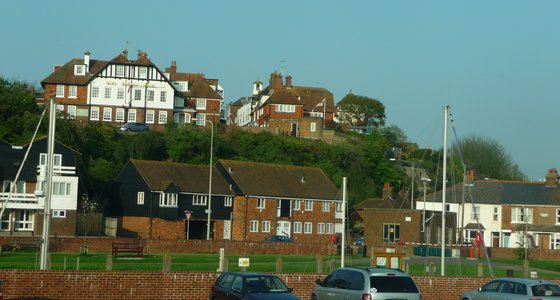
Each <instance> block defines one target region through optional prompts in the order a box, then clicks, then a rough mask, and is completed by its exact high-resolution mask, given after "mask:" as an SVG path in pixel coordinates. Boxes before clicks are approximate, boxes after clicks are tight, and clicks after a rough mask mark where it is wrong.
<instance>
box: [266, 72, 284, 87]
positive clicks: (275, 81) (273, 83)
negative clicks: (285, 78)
mask: <svg viewBox="0 0 560 300" xmlns="http://www.w3.org/2000/svg"><path fill="white" fill-rule="evenodd" d="M268 86H269V88H270V89H271V90H275V91H278V90H280V89H282V86H283V83H282V74H280V73H278V72H277V71H275V72H274V73H272V74H270V80H269V83H268Z"/></svg>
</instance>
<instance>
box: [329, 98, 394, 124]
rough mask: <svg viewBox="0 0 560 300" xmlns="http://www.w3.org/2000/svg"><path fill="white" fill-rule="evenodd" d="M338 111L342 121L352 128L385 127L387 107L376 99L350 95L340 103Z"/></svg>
mask: <svg viewBox="0 0 560 300" xmlns="http://www.w3.org/2000/svg"><path fill="white" fill-rule="evenodd" d="M338 110H339V111H340V119H341V121H344V122H348V123H350V125H351V126H373V127H379V126H383V125H385V106H384V105H383V103H381V101H379V100H376V99H371V98H368V97H365V96H358V95H354V94H352V93H349V94H347V95H346V96H344V98H342V100H340V102H338Z"/></svg>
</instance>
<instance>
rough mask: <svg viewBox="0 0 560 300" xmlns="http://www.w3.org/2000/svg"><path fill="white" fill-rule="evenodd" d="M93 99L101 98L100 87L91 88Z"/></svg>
mask: <svg viewBox="0 0 560 300" xmlns="http://www.w3.org/2000/svg"><path fill="white" fill-rule="evenodd" d="M91 98H95V99H97V98H99V87H98V86H94V87H92V88H91Z"/></svg>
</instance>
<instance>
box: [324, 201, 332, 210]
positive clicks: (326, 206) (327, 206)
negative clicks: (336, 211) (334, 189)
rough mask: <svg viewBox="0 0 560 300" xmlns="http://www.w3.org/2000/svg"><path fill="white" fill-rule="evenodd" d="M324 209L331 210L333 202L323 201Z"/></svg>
mask: <svg viewBox="0 0 560 300" xmlns="http://www.w3.org/2000/svg"><path fill="white" fill-rule="evenodd" d="M322 206H323V211H324V212H328V211H330V210H331V203H330V202H323V205H322Z"/></svg>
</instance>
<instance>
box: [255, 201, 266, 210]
mask: <svg viewBox="0 0 560 300" xmlns="http://www.w3.org/2000/svg"><path fill="white" fill-rule="evenodd" d="M265 208H266V199H265V198H257V209H265Z"/></svg>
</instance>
